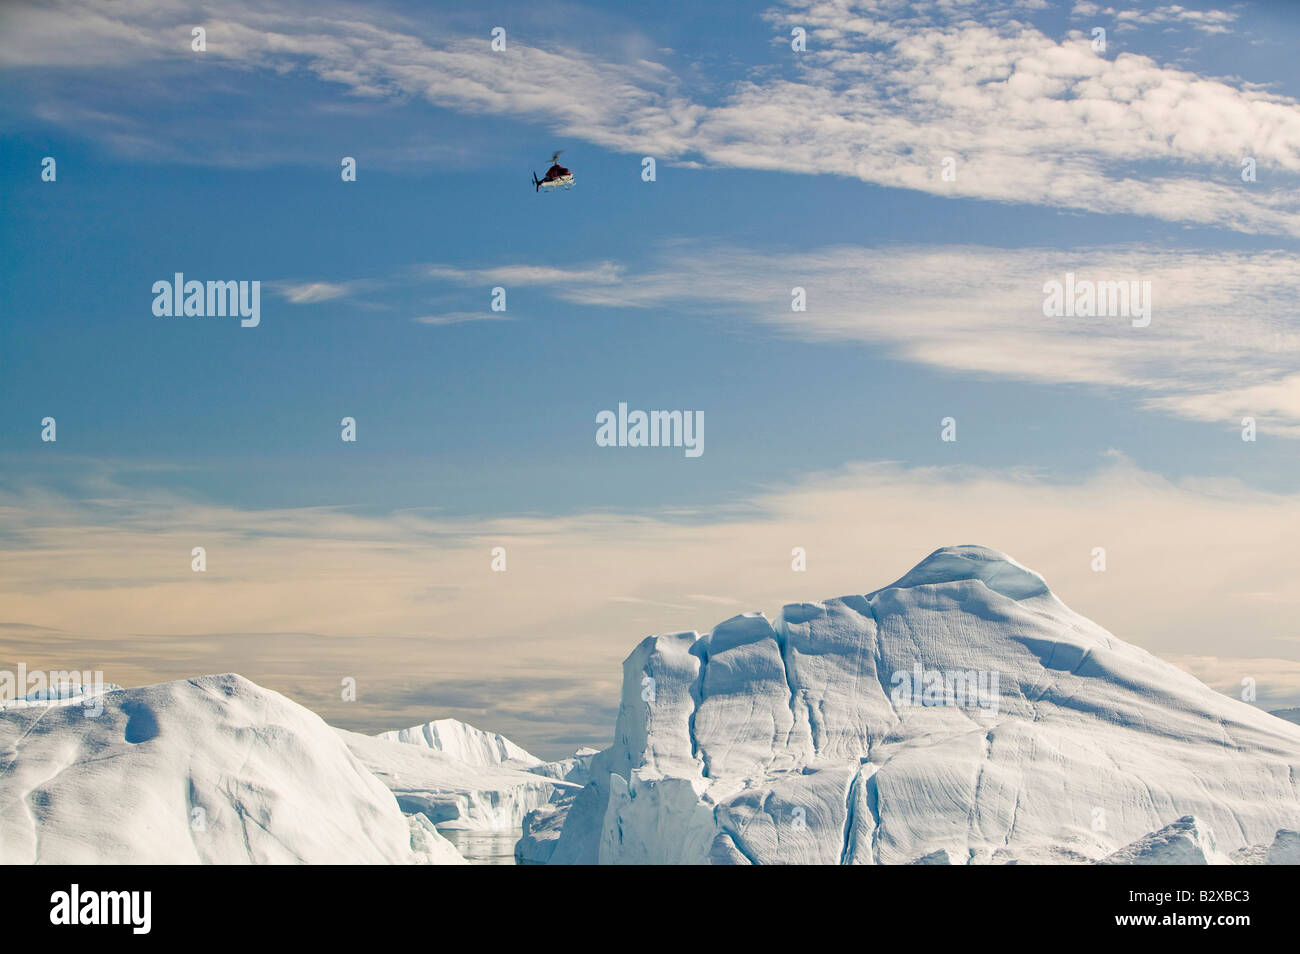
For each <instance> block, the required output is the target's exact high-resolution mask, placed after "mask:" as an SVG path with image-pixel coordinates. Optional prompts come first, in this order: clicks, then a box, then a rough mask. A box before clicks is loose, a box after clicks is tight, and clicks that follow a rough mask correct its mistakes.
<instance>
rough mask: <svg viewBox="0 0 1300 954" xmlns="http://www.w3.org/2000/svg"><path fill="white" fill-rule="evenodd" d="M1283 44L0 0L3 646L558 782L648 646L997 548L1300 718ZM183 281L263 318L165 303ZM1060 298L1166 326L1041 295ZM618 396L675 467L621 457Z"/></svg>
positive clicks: (1148, 28)
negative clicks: (457, 744) (495, 734)
mask: <svg viewBox="0 0 1300 954" xmlns="http://www.w3.org/2000/svg"><path fill="white" fill-rule="evenodd" d="M195 28H201V29H202V31H203V43H202V44H201V45H202V46H203V47H204V48H203V49H202V50H198V49H195V46H196V45H197V41H196V39H195V37H194V30H195ZM496 28H501V29H502V30H504V35H503V36H504V49H494V48H493V38H494V30H495V29H496ZM1097 30H1102V31H1104V37H1103V36H1100V35H1099V34H1098V33H1097ZM497 35H498V36H501V34H497ZM1102 39H1104V44H1103V43H1101V42H1100V41H1101V40H1102ZM1297 41H1300V8H1297V7H1295V6H1293V5H1289V4H1285V3H1267V2H1259V3H1236V4H1219V5H1204V4H1191V3H1188V4H1183V5H1177V4H1164V3H1152V4H1136V3H1133V4H1130V3H1125V4H1121V5H1117V6H1114V7H1111V6H1105V5H1103V4H1100V3H1091V2H1087V0H1082V2H1074V3H1069V2H1066V3H1051V4H1049V3H1040V2H997V3H980V2H960V0H943V2H940V0H936V2H924V0H921V2H915V0H914V2H908V3H903V2H901V0H899V2H895V0H811V2H791V3H776V4H772V5H765V4H762V3H759V4H754V5H746V6H745V7H743V8H739V7H737V6H735V5H730V4H729V5H701V4H698V3H689V4H688V3H673V2H669V3H663V4H657V5H656V6H655V8H654V11H653V14H651V13H650V12H648V11H647V9H646V8H644V7H642V6H637V5H609V4H606V5H591V4H577V3H545V2H542V3H529V4H517V3H484V4H476V5H474V6H473V8H472V9H466V8H465V7H464V6H463V5H460V4H447V3H433V4H403V3H397V2H383V3H366V4H354V3H336V2H325V3H310V4H307V3H297V2H286V3H276V4H273V5H272V4H264V3H263V4H259V3H234V2H232V3H188V2H147V0H118V2H107V0H87V2H81V3H75V4H74V3H58V2H55V3H41V4H36V3H31V4H27V3H21V2H19V3H7V4H5V5H3V6H0V84H2V86H0V88H2V89H3V91H4V93H5V95H4V96H2V97H0V222H2V223H3V229H0V607H3V608H2V609H0V667H7V668H12V667H16V665H17V664H18V663H19V662H23V663H25V664H26V665H27V666H28V667H29V668H31V669H36V668H60V669H62V668H85V669H90V668H99V669H102V670H103V671H104V673H105V678H106V679H108V680H109V681H112V682H116V683H119V684H122V685H136V684H143V683H147V682H154V681H158V680H160V679H170V678H184V677H188V676H193V675H197V674H200V673H208V672H225V671H238V672H241V673H242V674H244V675H246V676H248V677H249V678H251V679H254V680H255V681H257V682H259V683H261V684H263V685H266V686H268V687H270V688H273V689H277V690H280V691H283V692H285V693H286V694H288V695H290V696H291V697H292V698H294V699H296V700H298V701H300V702H303V703H304V704H306V705H308V706H310V707H311V708H313V709H314V710H316V711H317V712H320V713H321V714H322V715H323V716H324V717H325V718H326V719H327V720H329V721H331V722H332V723H334V724H337V725H341V726H344V727H347V728H355V729H361V730H367V731H379V730H381V729H386V728H394V727H398V726H404V725H408V724H414V723H417V722H423V721H427V720H428V719H432V718H437V717H443V716H453V717H457V718H462V719H465V720H467V721H469V722H471V723H473V724H475V725H479V726H480V727H483V728H488V729H492V730H496V731H502V732H505V733H506V734H508V735H510V736H511V737H513V738H516V739H517V740H518V741H519V742H520V743H521V744H523V745H525V746H526V747H528V748H530V749H533V750H535V751H537V752H538V753H539V754H542V755H547V756H558V755H563V754H567V753H568V752H570V751H572V749H573V748H574V747H576V746H577V745H580V744H598V745H599V744H603V743H605V742H607V741H608V739H609V736H610V733H611V732H612V727H613V722H614V715H615V712H616V708H617V699H618V685H619V681H620V663H621V660H622V659H623V658H624V657H625V656H626V655H627V654H628V653H629V652H630V651H631V650H632V648H633V647H634V646H635V645H636V643H637V642H638V641H639V640H640V639H641V638H643V637H644V636H646V635H649V634H651V633H658V632H668V631H674V630H682V629H694V630H698V631H705V630H707V629H709V628H711V627H712V626H713V625H715V624H716V623H718V622H720V621H722V620H723V619H725V618H727V617H729V616H732V615H734V614H735V613H739V612H748V611H752V610H763V611H765V612H767V613H768V614H769V615H772V614H774V613H775V612H776V611H777V610H778V609H779V607H780V605H781V604H782V603H783V602H785V601H790V600H810V599H819V598H827V597H831V596H837V595H842V594H846V593H865V592H868V591H871V590H874V589H876V588H879V587H881V586H884V585H887V584H888V583H889V582H891V581H892V580H894V579H896V578H898V577H899V576H901V575H902V574H903V573H904V572H906V571H907V570H908V569H909V568H910V567H911V566H913V565H914V564H916V563H918V562H919V561H920V560H921V559H923V558H924V557H925V555H926V554H928V553H929V552H931V551H932V550H934V549H935V548H937V547H940V546H945V545H954V544H966V543H978V544H984V545H987V546H991V547H994V548H996V549H999V550H1002V551H1004V552H1006V553H1008V554H1009V555H1011V556H1012V557H1014V558H1015V559H1017V560H1019V561H1020V562H1021V563H1024V564H1026V565H1028V566H1030V567H1032V568H1033V569H1035V570H1037V571H1038V572H1041V573H1042V574H1044V576H1045V577H1046V578H1047V580H1048V582H1049V584H1051V585H1052V587H1053V590H1054V591H1055V592H1056V593H1057V594H1058V595H1059V596H1060V597H1061V598H1062V599H1063V600H1064V601H1065V602H1066V603H1067V604H1068V605H1070V606H1071V607H1072V608H1074V609H1075V610H1077V611H1079V612H1081V613H1083V614H1084V615H1086V616H1089V617H1090V618H1092V619H1094V620H1096V621H1097V622H1098V623H1100V624H1101V625H1103V626H1105V627H1106V628H1108V629H1110V630H1111V631H1112V632H1114V633H1115V634H1116V635H1118V636H1119V637H1120V638H1122V639H1125V640H1127V641H1129V642H1132V643H1136V644H1138V645H1141V646H1143V647H1145V648H1147V649H1149V650H1151V651H1152V652H1155V653H1157V654H1158V655H1161V656H1162V657H1163V658H1166V659H1169V660H1170V661H1172V662H1175V663H1176V664H1178V665H1181V666H1183V667H1184V668H1187V669H1189V670H1190V671H1192V672H1194V673H1195V674H1196V675H1197V676H1198V677H1200V678H1202V679H1204V680H1206V681H1207V682H1208V683H1209V684H1211V685H1213V686H1215V687H1216V688H1219V689H1221V690H1223V691H1227V692H1232V693H1234V694H1236V693H1238V692H1239V691H1240V684H1241V680H1242V679H1243V678H1251V679H1254V680H1256V681H1257V683H1258V686H1259V693H1260V698H1259V704H1261V705H1265V706H1267V707H1269V708H1279V707H1283V706H1294V705H1297V704H1300V628H1298V626H1297V622H1296V621H1297V620H1298V619H1300V574H1297V572H1296V569H1297V561H1296V559H1295V556H1294V543H1293V541H1294V538H1295V536H1296V532H1295V531H1296V528H1297V527H1300V519H1298V518H1300V468H1297V462H1298V460H1300V458H1298V456H1297V452H1298V451H1300V360H1298V359H1300V320H1297V316H1296V310H1295V308H1296V306H1295V302H1296V301H1297V297H1298V296H1297V292H1300V270H1297V268H1296V267H1295V252H1296V250H1297V247H1300V191H1297V185H1300V78H1297V75H1296V72H1295V69H1294V55H1293V53H1292V50H1293V48H1294V47H1295V45H1296V43H1297ZM497 45H498V46H500V45H501V44H500V42H499V41H498V44H497ZM796 46H801V47H802V48H801V49H795V48H794V47H796ZM557 149H562V150H564V151H563V154H562V156H561V161H562V162H563V163H564V164H565V165H566V166H567V167H569V168H570V169H571V170H572V171H573V173H574V175H575V180H576V185H575V187H574V188H573V189H572V190H570V191H559V192H555V193H552V194H538V193H536V192H535V191H533V186H532V175H533V173H534V172H536V173H537V174H539V175H540V174H542V172H543V171H544V170H545V168H546V167H547V165H549V159H550V156H551V154H552V153H553V152H554V151H555V150H557ZM47 157H49V158H50V159H53V161H54V179H53V181H47V178H43V175H42V173H43V170H44V169H45V168H46V167H47V166H48V163H45V162H44V160H46V158H47ZM345 157H350V158H351V159H353V160H355V168H356V177H355V181H345V180H344V177H343V175H342V174H341V170H342V164H343V160H344V158H345ZM647 159H652V160H653V163H654V176H653V178H652V179H651V178H649V177H648V176H647V175H646V174H645V170H646V167H647V162H646V160H647ZM1247 167H1249V170H1250V171H1251V172H1253V175H1249V174H1248V172H1247ZM945 173H948V174H945ZM177 272H181V273H183V274H184V275H185V276H186V279H187V280H200V281H209V280H221V281H258V282H260V283H261V284H260V289H261V298H260V314H259V318H260V321H259V323H258V324H257V326H256V327H242V326H241V323H240V321H239V320H238V319H232V318H228V317H221V318H198V317H160V316H158V315H156V314H155V313H154V308H153V303H154V297H155V296H154V293H153V291H152V289H153V286H154V283H155V282H158V281H170V280H171V279H172V276H173V275H174V274H175V273H177ZM1067 275H1070V276H1074V277H1075V278H1076V279H1078V280H1080V281H1095V282H1126V283H1127V282H1130V281H1132V282H1137V283H1138V287H1140V288H1144V289H1148V290H1149V298H1148V299H1147V300H1148V301H1149V303H1150V315H1149V318H1150V320H1149V323H1146V324H1142V323H1141V321H1140V320H1139V319H1133V320H1130V317H1129V316H1126V315H1103V316H1096V317H1084V316H1076V315H1069V316H1056V315H1048V314H1045V311H1044V300H1045V287H1046V283H1050V282H1053V281H1057V282H1061V283H1065V282H1066V281H1067ZM496 288H502V289H504V291H505V310H504V311H494V310H493V308H492V303H493V298H494V292H493V289H496ZM796 288H799V289H803V299H804V304H805V308H804V310H794V307H793V306H794V302H795V295H794V289H796ZM620 403H625V404H627V405H628V407H629V408H632V409H643V410H654V409H663V410H683V411H694V412H696V413H698V414H702V415H703V420H704V422H705V427H704V431H703V437H704V442H703V450H704V452H703V453H702V454H700V455H699V456H698V457H688V456H687V455H686V454H685V453H683V450H682V448H674V447H604V446H599V445H598V443H597V441H596V416H597V414H598V413H599V412H601V411H602V410H607V409H609V410H614V409H617V407H618V405H619V404H620ZM48 417H52V418H54V419H55V421H56V438H57V439H56V440H54V441H49V440H43V439H42V434H43V430H44V425H43V423H42V422H43V420H44V419H46V418H48ZM345 417H350V418H352V419H353V420H354V421H355V427H356V431H355V433H356V440H355V441H344V440H342V439H341V433H342V424H341V422H342V420H343V418H345ZM1247 417H1249V418H1251V419H1252V420H1253V421H1254V428H1255V433H1254V437H1255V439H1254V440H1249V441H1248V440H1243V439H1242V437H1243V419H1244V418H1247ZM947 418H952V419H953V421H954V422H955V423H954V425H953V426H954V427H955V436H956V440H943V439H942V437H943V430H944V426H943V423H942V422H943V421H944V420H945V419H947ZM951 435H952V429H951V428H950V429H949V436H951ZM199 546H201V547H203V548H204V550H205V552H206V560H207V564H206V570H205V571H203V572H195V571H194V570H193V568H192V555H191V554H192V551H193V548H194V547H199ZM495 547H503V548H504V550H505V554H506V569H505V570H504V572H499V571H494V570H493V569H492V562H493V549H494V548H495ZM796 547H801V548H803V549H804V550H805V552H806V554H807V563H806V569H805V570H795V569H793V568H792V550H793V549H794V548H796ZM1098 547H1101V548H1104V549H1105V552H1106V569H1105V570H1104V571H1101V572H1099V571H1097V570H1094V569H1093V567H1094V560H1095V557H1094V549H1095V548H1098ZM344 679H355V680H356V683H357V698H356V700H355V701H344V699H343V698H342V694H341V692H340V685H341V683H342V681H343V680H344Z"/></svg>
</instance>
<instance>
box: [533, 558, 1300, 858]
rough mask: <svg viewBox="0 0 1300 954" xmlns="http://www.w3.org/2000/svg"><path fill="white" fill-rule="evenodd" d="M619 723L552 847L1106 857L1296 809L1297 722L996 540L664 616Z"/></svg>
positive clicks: (629, 663)
mask: <svg viewBox="0 0 1300 954" xmlns="http://www.w3.org/2000/svg"><path fill="white" fill-rule="evenodd" d="M614 738H615V742H614V744H613V745H612V746H611V747H610V748H609V749H607V750H606V751H604V752H602V753H601V754H600V755H599V756H597V757H596V759H594V760H593V764H592V768H591V781H590V782H589V783H588V785H587V786H586V788H584V790H583V791H582V792H581V793H580V794H579V795H578V796H577V798H576V800H575V801H574V803H573V807H572V809H571V810H570V812H569V815H568V818H567V819H566V820H565V823H564V828H563V832H562V834H561V837H560V839H559V843H558V844H557V846H556V848H555V852H554V855H553V856H552V862H594V861H599V862H603V863H608V862H650V863H678V862H695V863H699V862H706V861H713V862H740V863H744V862H753V863H769V862H798V863H832V864H834V863H859V864H873V863H876V864H879V863H886V864H904V863H909V862H912V861H916V860H918V859H922V858H926V857H927V856H930V855H934V854H935V853H936V852H944V853H946V854H944V855H943V857H947V858H955V859H959V860H961V859H964V860H967V861H974V862H989V861H1008V860H1017V861H1037V860H1073V861H1080V862H1086V861H1095V860H1099V859H1101V858H1103V857H1106V856H1107V855H1110V854H1111V853H1113V852H1115V851H1118V850H1119V849H1121V848H1123V847H1125V846H1126V845H1129V844H1130V843H1132V842H1134V841H1135V840H1137V839H1139V838H1141V837H1142V836H1144V835H1147V834H1148V833H1152V832H1157V831H1159V830H1160V829H1162V828H1164V826H1166V825H1169V824H1170V823H1171V822H1173V821H1175V820H1176V819H1179V818H1182V817H1184V816H1188V815H1194V816H1195V817H1196V818H1197V819H1198V822H1200V823H1203V824H1204V825H1205V826H1206V827H1207V828H1208V829H1212V830H1214V831H1215V832H1218V833H1220V837H1221V839H1222V843H1221V844H1220V849H1221V850H1222V851H1224V852H1225V853H1231V852H1232V851H1234V850H1237V849H1240V848H1242V847H1244V846H1248V845H1256V846H1258V845H1263V844H1267V843H1270V842H1272V841H1273V840H1274V837H1275V835H1276V832H1277V831H1278V830H1279V829H1282V828H1292V829H1294V828H1296V827H1297V825H1298V824H1300V797H1298V796H1297V793H1296V789H1295V787H1294V785H1293V784H1292V782H1291V779H1292V778H1294V777H1296V775H1297V773H1300V729H1297V728H1296V727H1295V726H1292V725H1290V724H1289V723H1287V722H1284V721H1282V720H1280V719H1276V718H1274V717H1272V716H1270V715H1268V714H1267V713H1265V712H1263V711H1261V710H1259V709H1256V708H1254V707H1253V706H1250V705H1247V704H1245V703H1243V702H1240V701H1238V700H1235V699H1231V698H1229V697H1227V696H1224V695H1221V694H1220V693H1217V692H1215V691H1213V690H1211V689H1210V688H1209V687H1207V686H1205V685H1203V684H1202V683H1200V682H1199V681H1197V680H1196V679H1194V678H1193V677H1192V676H1190V675H1188V674H1187V673H1185V672H1183V671H1181V670H1179V669H1177V668H1176V667H1174V666H1172V665H1170V664H1169V663H1166V662H1164V661H1163V660H1160V659H1158V658H1156V657H1155V656H1153V655H1151V654H1150V653H1148V652H1146V651H1145V650H1142V649H1140V648H1138V647H1136V646H1133V645H1130V644H1128V643H1125V642H1123V641H1122V640H1120V639H1117V638H1116V637H1114V636H1112V635H1111V634H1110V633H1108V632H1107V631H1106V630H1104V629H1102V628H1101V627H1100V626H1098V625H1096V624H1095V623H1093V622H1091V621H1090V620H1087V619H1085V618H1084V617H1082V616H1080V615H1078V614H1077V613H1074V612H1073V611H1071V610H1070V609H1069V608H1068V607H1066V606H1065V605H1064V604H1063V603H1062V602H1061V601H1060V600H1058V599H1057V598H1056V597H1055V596H1054V595H1053V594H1052V593H1051V591H1050V590H1049V589H1048V588H1047V584H1046V583H1045V582H1044V581H1043V578H1042V577H1041V576H1039V575H1038V574H1037V573H1034V572H1033V571H1032V570H1029V569H1026V568H1025V567H1023V566H1021V565H1020V564H1018V563H1016V562H1015V561H1014V560H1012V559H1011V558H1009V557H1007V556H1005V555H1003V554H1001V553H998V552H997V551H995V550H990V549H987V548H984V547H975V546H962V547H946V548H944V549H941V550H936V551H935V552H934V553H932V554H931V555H930V556H929V557H927V558H926V559H925V560H923V561H922V562H921V563H920V564H919V565H918V566H916V567H915V568H914V569H913V570H911V571H910V572H908V573H907V574H905V575H904V576H903V577H902V578H900V579H899V580H898V581H897V582H896V583H894V584H892V585H891V586H887V587H884V588H883V589H880V590H875V591H873V592H871V593H868V594H867V595H865V596H860V595H850V596H843V597H840V598H838V599H830V600H824V601H820V602H808V603H795V604H791V605H788V606H786V607H785V608H784V610H783V611H782V613H781V616H780V618H779V619H778V620H776V621H775V622H769V621H768V620H767V619H766V618H765V617H764V616H762V615H761V614H758V613H748V614H743V615H740V616H735V617H733V618H732V619H729V620H727V621H725V622H723V623H721V624H719V625H718V626H716V627H715V628H714V629H713V630H712V631H710V632H708V633H705V634H704V635H699V634H697V633H694V632H685V633H673V634H666V635H660V636H651V637H648V638H647V639H645V640H643V641H642V642H641V644H640V645H638V646H637V647H636V649H634V650H633V652H632V654H631V655H630V656H629V657H628V658H627V660H626V662H625V663H624V666H623V693H622V701H621V704H620V707H619V715H618V722H617V726H616V728H615V735H614ZM936 857H937V856H936Z"/></svg>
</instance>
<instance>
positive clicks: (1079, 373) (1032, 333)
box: [439, 241, 1300, 436]
mask: <svg viewBox="0 0 1300 954" xmlns="http://www.w3.org/2000/svg"><path fill="white" fill-rule="evenodd" d="M529 267H530V266H522V265H521V266H511V265H504V266H500V267H497V268H490V269H479V270H460V269H446V270H442V271H440V272H439V274H441V275H442V276H444V277H448V278H454V279H455V280H458V281H465V282H469V283H482V284H486V283H488V282H497V281H499V282H501V283H502V284H507V285H508V284H509V280H508V279H509V276H511V275H514V274H517V273H519V274H522V273H523V272H525V271H526V270H527V269H528V268H529ZM1067 275H1074V276H1075V277H1076V279H1077V280H1079V281H1080V282H1082V281H1091V282H1104V281H1123V282H1134V281H1136V282H1139V283H1149V288H1150V304H1151V309H1152V311H1151V321H1150V324H1149V325H1148V326H1147V327H1141V328H1139V327H1134V325H1133V320H1132V319H1130V318H1124V317H1095V318H1084V317H1071V318H1066V317H1047V316H1046V315H1045V314H1044V310H1043V306H1044V299H1045V297H1046V296H1045V293H1044V286H1045V284H1046V283H1048V282H1052V281H1056V282H1061V283H1064V282H1065V281H1066V280H1067ZM547 278H548V281H547V282H545V283H544V284H547V285H548V286H549V289H550V292H551V294H553V295H554V296H555V297H557V298H559V299H561V300H563V301H566V302H569V303H572V304H579V305H586V306H590V307H617V308H653V307H664V306H669V305H670V306H672V307H673V308H674V309H676V310H679V311H681V312H686V313H689V312H692V311H697V312H700V313H707V314H715V315H716V314H726V315H729V316H735V317H737V318H739V319H743V320H747V321H751V322H754V323H756V324H758V325H761V326H764V327H767V328H772V329H776V330H778V331H779V332H781V333H784V334H790V335H793V336H796V337H798V338H801V339H804V340H809V341H825V342H837V341H838V342H856V343H860V344H867V345H872V346H876V347H879V346H883V347H884V348H885V349H887V350H886V353H887V354H889V355H891V356H893V357H895V358H897V359H900V360H905V361H911V362H915V363H918V364H922V365H926V366H929V367H933V368H941V369H946V370H953V371H960V372H966V373H975V374H982V375H992V376H996V377H1000V378H1005V379H1012V380H1020V381H1036V382H1055V383H1068V384H1088V385H1096V386H1099V387H1105V388H1112V389H1120V390H1129V391H1133V392H1135V393H1136V394H1137V395H1138V400H1139V401H1140V403H1141V404H1142V405H1143V406H1144V407H1147V408H1149V409H1152V410H1157V411H1160V412H1162V413H1168V414H1173V415H1177V416H1180V417H1184V418H1188V419H1192V420H1200V421H1211V422H1220V423H1223V424H1225V425H1230V426H1233V427H1236V426H1238V425H1239V424H1240V420H1241V418H1242V417H1243V416H1251V417H1255V418H1256V419H1257V420H1258V421H1259V422H1260V423H1261V426H1263V427H1268V428H1270V429H1272V431H1273V432H1275V433H1284V434H1288V435H1291V436H1300V376H1298V375H1297V374H1296V373H1295V368H1296V367H1297V366H1298V365H1300V319H1297V317H1296V314H1295V310H1294V302H1295V300H1296V299H1297V297H1300V273H1298V272H1297V271H1296V269H1295V267H1294V257H1293V256H1292V255H1290V254H1289V253H1285V252H1281V251H1262V252H1216V251H1210V250H1192V251H1182V250H1161V249H1150V248H1144V247H1138V246H1131V245H1129V246H1115V247H1109V248H1095V247H1092V248H1079V249H1051V248H1029V249H1016V250H1007V249H997V248H990V247H986V246H970V245H963V246H923V247H907V246H891V247H884V248H860V247H852V246H837V247H829V248H820V249H810V250H804V251H788V250H778V251H771V250H766V249H754V248H741V247H734V246H730V247H728V246H718V245H716V244H705V243H702V242H698V241H680V242H674V243H667V244H666V245H664V246H663V247H662V250H661V252H660V255H659V259H658V261H657V262H654V263H652V264H650V265H647V266H644V267H642V268H638V269H632V268H620V267H616V266H614V265H612V264H610V263H601V264H600V265H597V266H592V267H583V266H581V265H578V266H575V267H573V268H570V269H567V270H562V271H561V270H555V273H554V274H548V276H547ZM796 286H797V287H800V288H803V289H804V291H805V294H806V310H803V311H796V310H794V309H793V308H792V297H791V291H792V289H793V288H794V287H796Z"/></svg>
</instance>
